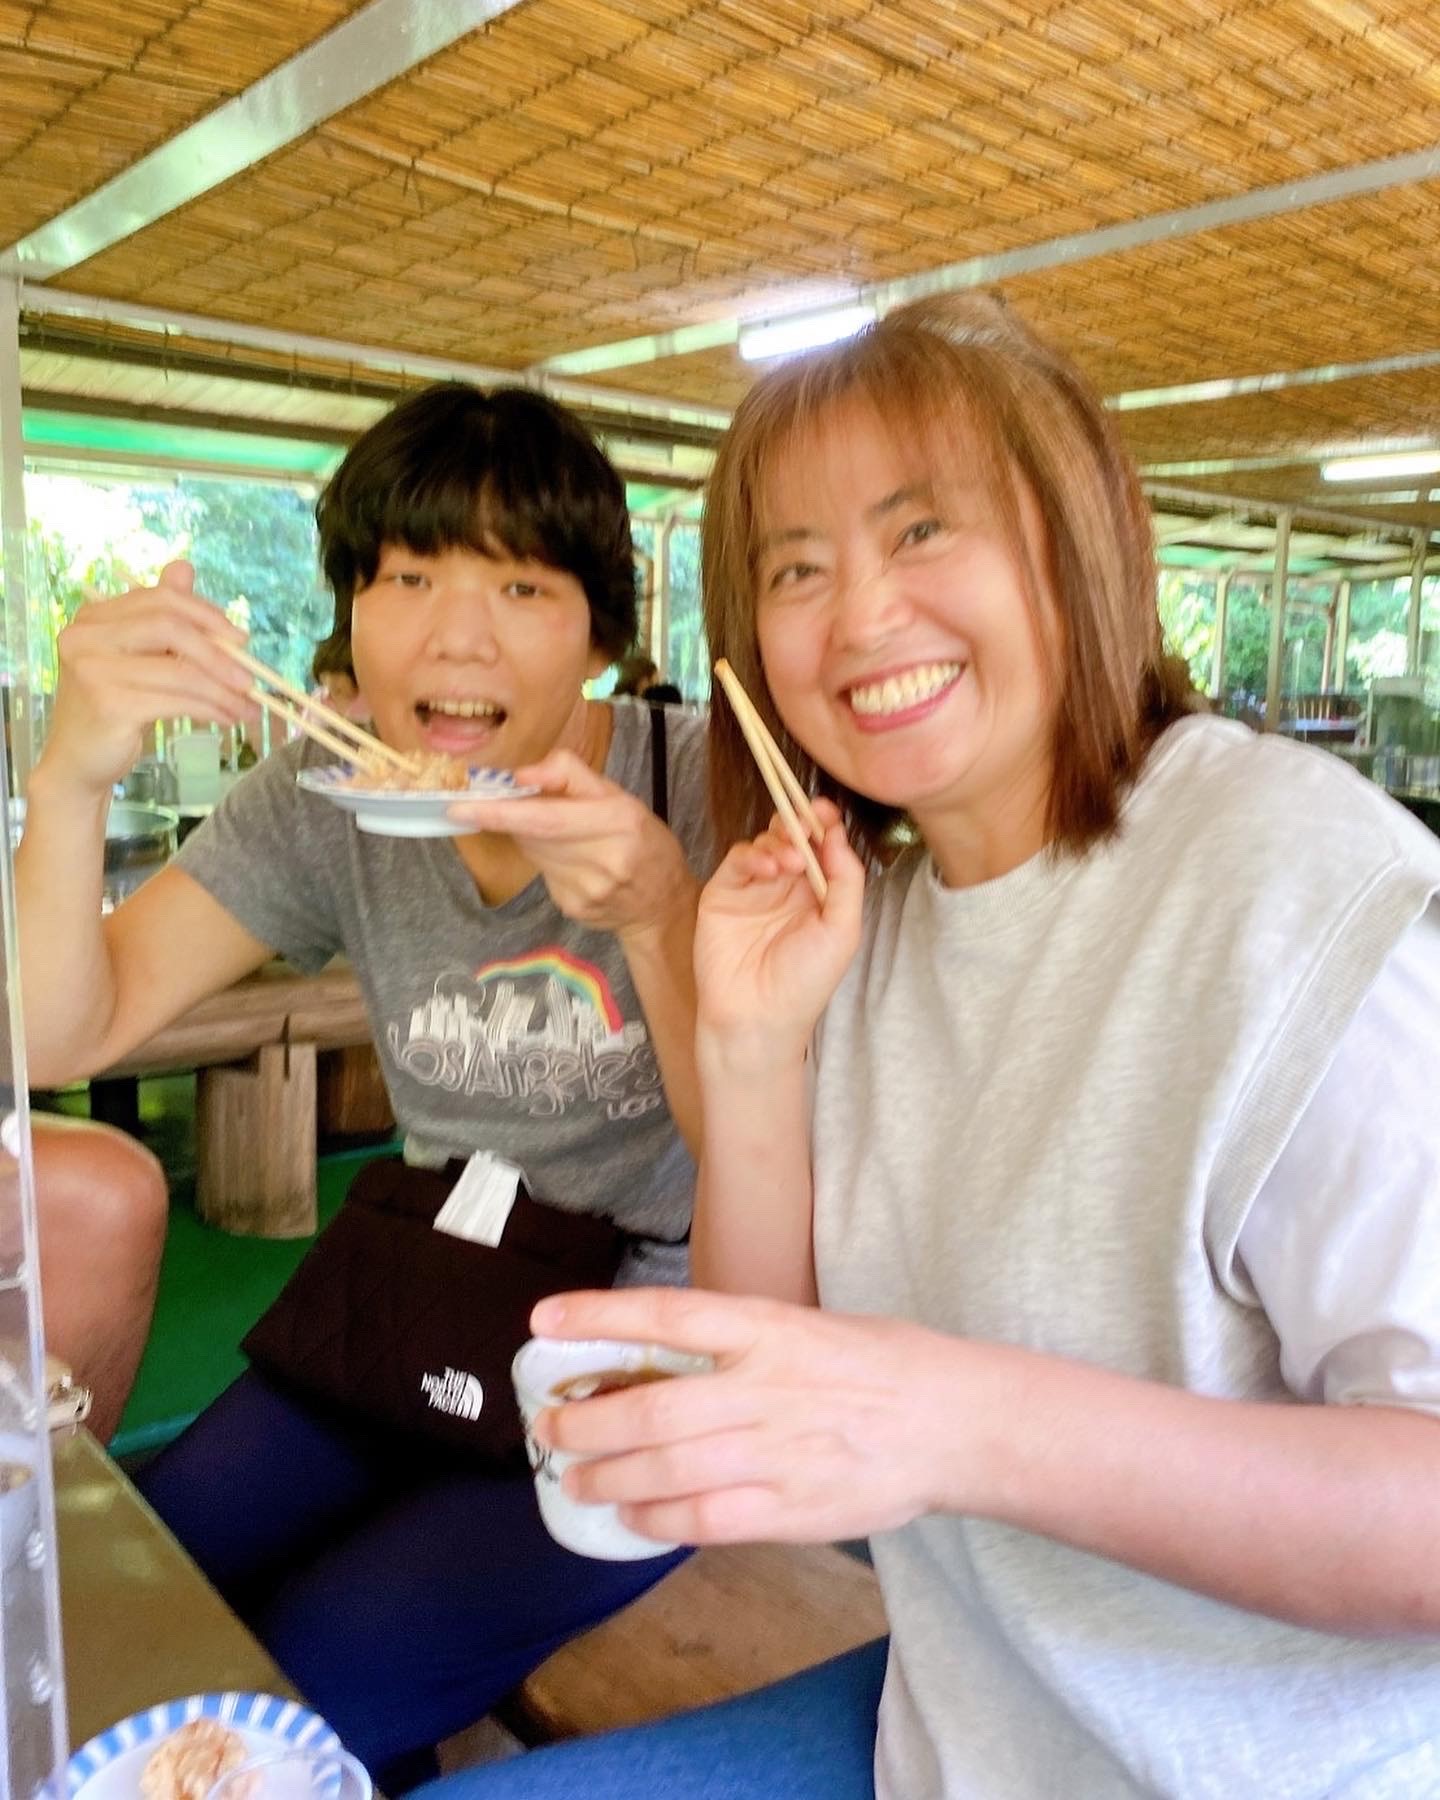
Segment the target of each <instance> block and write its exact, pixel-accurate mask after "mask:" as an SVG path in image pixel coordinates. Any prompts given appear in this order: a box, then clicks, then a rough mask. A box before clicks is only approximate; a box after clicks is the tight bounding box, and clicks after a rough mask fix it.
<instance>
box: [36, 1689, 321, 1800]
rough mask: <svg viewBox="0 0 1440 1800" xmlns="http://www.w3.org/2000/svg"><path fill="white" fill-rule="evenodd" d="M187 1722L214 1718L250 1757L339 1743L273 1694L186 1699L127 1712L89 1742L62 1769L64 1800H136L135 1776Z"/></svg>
mask: <svg viewBox="0 0 1440 1800" xmlns="http://www.w3.org/2000/svg"><path fill="white" fill-rule="evenodd" d="M192 1719H218V1720H219V1722H220V1723H221V1724H222V1725H228V1726H230V1727H231V1728H232V1729H233V1730H235V1731H238V1732H239V1734H240V1736H241V1737H242V1738H244V1740H245V1743H246V1747H247V1748H248V1750H249V1752H250V1755H251V1756H263V1755H264V1754H265V1753H266V1752H268V1751H281V1750H286V1749H304V1750H323V1751H330V1750H338V1749H339V1748H340V1740H339V1738H338V1737H336V1735H335V1733H334V1732H333V1731H332V1730H331V1729H330V1727H329V1726H328V1725H327V1724H326V1723H325V1721H324V1720H323V1719H322V1718H321V1717H320V1715H319V1714H318V1713H313V1712H311V1711H310V1709H309V1707H308V1706H302V1705H301V1704H300V1702H299V1701H298V1700H281V1699H280V1698H278V1696H276V1695H275V1694H191V1695H189V1696H188V1698H186V1699H184V1700H167V1701H165V1702H163V1703H162V1704H161V1705H159V1706H152V1707H150V1708H149V1710H148V1711H146V1712H139V1713H132V1714H131V1716H130V1717H129V1718H128V1719H122V1720H121V1721H120V1723H119V1724H118V1725H112V1726H111V1727H110V1729H109V1730H108V1731H102V1732H100V1733H99V1735H98V1736H96V1737H93V1738H91V1740H90V1742H89V1743H88V1744H84V1745H82V1746H81V1747H80V1749H78V1750H77V1751H76V1752H75V1753H74V1755H73V1756H72V1757H71V1758H70V1761H69V1764H68V1765H67V1767H66V1774H65V1780H66V1793H67V1795H68V1797H69V1800H78V1796H79V1795H81V1794H82V1793H83V1794H84V1796H85V1800H137V1796H138V1794H139V1792H140V1772H141V1770H142V1769H143V1768H144V1767H145V1764H146V1763H147V1762H148V1761H149V1760H150V1757H151V1756H152V1755H153V1753H154V1752H155V1751H156V1750H157V1749H158V1748H159V1746H160V1742H161V1740H162V1739H163V1738H167V1737H169V1735H170V1733H171V1732H172V1731H178V1730H179V1729H180V1727H181V1726H182V1725H188V1724H189V1723H190V1721H191V1720H192Z"/></svg>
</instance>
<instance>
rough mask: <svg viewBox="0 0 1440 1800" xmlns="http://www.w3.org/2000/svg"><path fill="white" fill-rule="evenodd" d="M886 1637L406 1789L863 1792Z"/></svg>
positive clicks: (617, 1794) (719, 1795)
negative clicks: (660, 1714) (650, 1718)
mask: <svg viewBox="0 0 1440 1800" xmlns="http://www.w3.org/2000/svg"><path fill="white" fill-rule="evenodd" d="M885 1652H886V1640H885V1639H883V1638H881V1639H879V1640H877V1641H876V1642H875V1643H873V1644H866V1645H864V1646H863V1648H861V1649H859V1650H852V1651H850V1652H849V1654H848V1655H846V1656H839V1657H836V1658H835V1660H834V1661H833V1662H828V1663H821V1665H820V1666H819V1667H818V1668H815V1669H806V1670H804V1671H803V1672H802V1673H801V1674H799V1675H792V1676H791V1677H790V1678H789V1679H788V1680H787V1681H780V1682H777V1683H776V1684H775V1685H774V1686H773V1687H768V1688H761V1689H760V1690H759V1691H758V1692H757V1693H753V1694H742V1695H741V1696H740V1698H739V1699H737V1700H724V1701H722V1702H721V1703H720V1704H719V1705H718V1706H707V1707H703V1708H702V1709H701V1710H700V1711H698V1712H689V1713H679V1714H677V1715H676V1716H675V1717H674V1718H670V1719H663V1720H661V1722H660V1723H659V1724H658V1725H639V1726H635V1727H634V1728H632V1729H631V1730H628V1731H611V1732H607V1733H605V1735H604V1736H603V1737H593V1738H580V1739H576V1740H575V1741H574V1742H572V1743H568V1744H556V1745H554V1746H553V1747H552V1748H550V1749H548V1750H534V1751H532V1752H531V1753H530V1754H529V1755H528V1756H518V1757H515V1758H514V1759H513V1760H512V1761H510V1762H502V1763H494V1764H490V1765H488V1766H486V1767H483V1768H479V1769H467V1770H465V1771H464V1772H463V1773H461V1774H459V1775H451V1776H449V1777H448V1778H447V1779H446V1780H444V1781H439V1782H436V1783H434V1785H433V1786H430V1787H427V1788H424V1789H422V1790H421V1791H420V1793H418V1794H417V1795H416V1796H415V1800H577V1796H582V1795H583V1797H584V1800H656V1797H657V1796H663V1800H874V1795H875V1780H874V1761H875V1715H876V1712H877V1710H878V1708H879V1705H880V1687H881V1683H882V1681H883V1680H884V1676H885Z"/></svg>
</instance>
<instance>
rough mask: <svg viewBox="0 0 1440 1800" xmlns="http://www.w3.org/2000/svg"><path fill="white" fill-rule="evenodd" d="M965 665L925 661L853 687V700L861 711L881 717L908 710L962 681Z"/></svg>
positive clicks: (856, 707) (858, 710)
mask: <svg viewBox="0 0 1440 1800" xmlns="http://www.w3.org/2000/svg"><path fill="white" fill-rule="evenodd" d="M963 667H964V665H963V664H961V663H958V662H944V663H922V664H921V666H920V667H919V668H918V669H907V670H906V671H905V673H904V674H903V675H889V676H887V677H886V678H885V680H884V681H873V682H870V683H868V684H867V685H866V686H864V687H853V688H851V690H850V704H851V705H852V706H853V707H854V708H855V710H856V712H857V713H865V714H867V715H868V716H870V717H879V716H881V715H883V714H885V713H896V712H904V711H905V709H906V708H907V707H910V706H919V705H920V703H921V701H922V700H931V699H933V698H934V696H935V695H936V694H938V693H939V692H940V691H941V689H942V688H947V687H949V686H950V684H951V682H953V681H958V680H959V679H960V674H961V671H962V669H963Z"/></svg>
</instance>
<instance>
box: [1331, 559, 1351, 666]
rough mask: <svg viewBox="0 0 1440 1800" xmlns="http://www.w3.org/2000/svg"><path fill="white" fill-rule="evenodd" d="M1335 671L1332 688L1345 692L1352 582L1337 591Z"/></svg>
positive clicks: (1339, 585) (1332, 662) (1342, 585)
mask: <svg viewBox="0 0 1440 1800" xmlns="http://www.w3.org/2000/svg"><path fill="white" fill-rule="evenodd" d="M1330 655H1331V667H1332V669H1333V671H1334V674H1333V679H1332V682H1331V686H1332V687H1333V689H1334V691H1335V692H1336V693H1337V694H1343V693H1344V692H1345V665H1346V664H1347V662H1348V661H1349V660H1350V582H1349V581H1348V580H1346V581H1342V582H1340V583H1338V584H1337V586H1336V589H1335V646H1334V649H1333V650H1332V651H1331V653H1330Z"/></svg>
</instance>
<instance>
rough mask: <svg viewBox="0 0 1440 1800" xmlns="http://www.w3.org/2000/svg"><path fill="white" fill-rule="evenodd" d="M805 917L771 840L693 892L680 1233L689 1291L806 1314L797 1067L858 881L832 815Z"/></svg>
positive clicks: (840, 956) (847, 946) (802, 1110)
mask: <svg viewBox="0 0 1440 1800" xmlns="http://www.w3.org/2000/svg"><path fill="white" fill-rule="evenodd" d="M820 810H821V812H822V816H823V817H824V819H825V821H826V823H827V824H828V825H829V832H828V835H827V837H826V839H825V843H824V845H823V846H822V850H821V861H822V864H823V867H824V870H825V874H826V877H827V880H828V882H829V895H828V898H827V899H826V901H825V904H824V906H823V908H817V906H816V903H815V900H814V898H813V897H812V895H811V892H810V889H809V887H808V885H807V883H806V881H805V878H804V875H803V873H802V867H803V865H802V864H801V862H800V859H799V857H798V855H797V854H796V852H795V850H794V847H793V846H792V845H791V844H790V843H789V842H788V840H786V839H784V838H783V837H782V836H781V835H779V834H777V833H775V832H768V833H766V834H765V836H763V837H761V838H758V839H757V840H756V841H755V842H754V843H753V844H742V845H739V846H738V847H737V848H736V849H734V850H732V851H731V853H730V855H729V856H727V857H726V859H725V861H724V863H722V865H721V866H720V868H719V869H718V870H717V871H716V873H715V875H714V877H713V878H712V880H711V882H710V883H709V885H708V886H707V887H706V889H705V893H704V896H703V898H702V901H701V912H700V923H699V929H698V931H697V936H696V946H695V959H696V972H697V981H698V987H699V996H700V999H699V1026H698V1034H697V1057H698V1062H699V1068H700V1084H701V1094H702V1125H703V1131H704V1154H703V1155H702V1157H701V1162H700V1181H699V1186H698V1188H697V1190H696V1196H695V1222H694V1226H693V1229H692V1233H691V1255H690V1261H691V1276H692V1279H693V1280H694V1281H695V1282H696V1283H697V1285H699V1286H701V1287H709V1288H715V1289H718V1290H720V1291H723V1292H727V1293H744V1294H766V1295H769V1296H770V1297H771V1298H772V1299H776V1300H789V1301H793V1302H794V1303H796V1304H797V1305H802V1306H813V1305H814V1304H815V1300H816V1291H815V1257H814V1250H813V1248H812V1243H811V1230H812V1224H813V1212H814V1201H813V1186H812V1180H811V1172H810V1106H809V1095H808V1083H807V1079H806V1066H805V1065H806V1057H807V1054H808V1046H809V1043H810V1039H811V1036H812V1034H813V1031H814V1027H815V1021H816V1019H817V1018H818V1017H819V1015H820V1012H821V1010H822V1009H823V1007H824V1005H825V1003H826V1001H827V1000H828V999H829V997H830V995H831V993H832V992H833V991H834V988H835V985H836V983H837V982H838V981H839V979H840V977H841V975H842V974H843V973H844V970H845V967H846V965H847V964H848V963H849V961H850V959H851V956H852V955H853V954H854V948H855V943H856V939H857V937H858V934H859V925H860V907H861V898H862V894H863V890H864V873H863V871H862V869H861V867H860V865H859V863H858V862H857V861H856V859H855V857H854V856H853V855H852V854H851V852H850V851H849V849H848V848H847V847H846V845H845V841H844V835H843V832H842V831H841V829H840V827H839V825H838V823H835V815H834V812H833V809H829V811H826V810H825V804H824V803H823V802H822V803H821V808H820Z"/></svg>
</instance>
